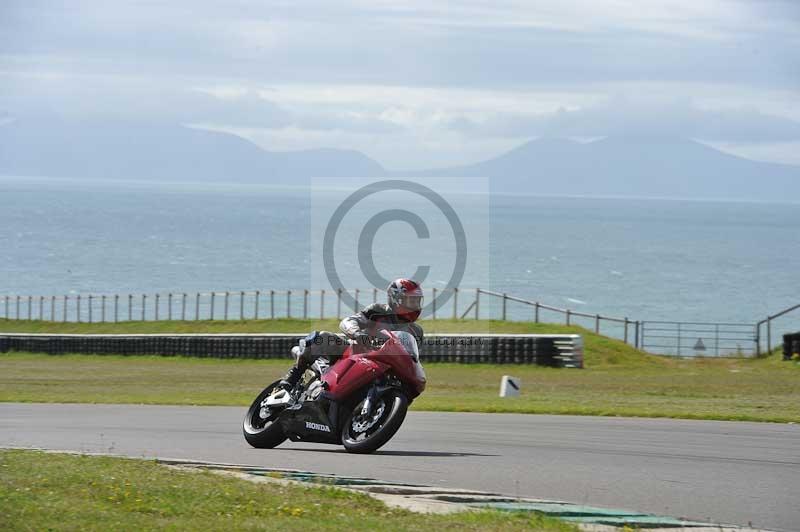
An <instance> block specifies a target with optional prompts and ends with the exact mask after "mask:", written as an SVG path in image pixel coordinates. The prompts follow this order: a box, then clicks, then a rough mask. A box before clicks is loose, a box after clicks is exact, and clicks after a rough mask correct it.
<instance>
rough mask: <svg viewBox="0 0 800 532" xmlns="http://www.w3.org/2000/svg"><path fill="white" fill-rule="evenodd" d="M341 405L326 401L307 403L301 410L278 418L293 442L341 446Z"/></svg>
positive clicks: (291, 411) (287, 411) (286, 413)
mask: <svg viewBox="0 0 800 532" xmlns="http://www.w3.org/2000/svg"><path fill="white" fill-rule="evenodd" d="M338 414H339V405H338V404H336V403H330V402H328V401H325V400H317V401H305V402H304V403H303V404H302V406H300V408H297V409H291V410H285V411H284V412H282V413H281V415H280V416H279V417H278V422H279V423H280V424H281V427H282V428H283V431H284V433H285V434H286V435H287V436H288V437H289V439H290V440H292V441H307V442H314V443H333V444H340V443H341V442H342V439H341V429H340V427H339V425H338V421H339V415H338Z"/></svg>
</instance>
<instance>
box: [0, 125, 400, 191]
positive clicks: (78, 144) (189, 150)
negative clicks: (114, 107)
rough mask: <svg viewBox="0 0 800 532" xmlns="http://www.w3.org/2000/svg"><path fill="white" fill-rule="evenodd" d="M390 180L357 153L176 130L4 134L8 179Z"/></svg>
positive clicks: (32, 128) (96, 128) (50, 129)
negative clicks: (266, 146) (285, 147)
mask: <svg viewBox="0 0 800 532" xmlns="http://www.w3.org/2000/svg"><path fill="white" fill-rule="evenodd" d="M384 173H385V170H384V169H383V167H381V165H380V164H378V163H377V162H375V161H373V160H372V159H370V158H369V157H367V156H366V155H363V154H362V153H359V152H357V151H351V150H332V149H320V150H303V151H288V152H277V151H266V150H262V149H261V148H259V147H258V146H256V145H255V144H253V143H252V142H250V141H248V140H245V139H243V138H241V137H238V136H236V135H232V134H228V133H220V132H214V131H205V130H199V129H192V128H188V127H183V126H177V125H153V124H147V125H143V124H131V123H116V122H115V123H109V122H64V121H60V120H52V121H51V120H48V121H47V122H46V123H41V122H25V121H18V122H12V123H10V124H6V125H3V126H0V174H5V175H23V176H24V175H30V176H50V177H74V178H98V179H145V180H165V181H166V180H169V181H222V182H225V181H228V182H239V183H274V184H289V183H292V184H296V183H297V182H298V179H302V180H306V179H308V178H310V177H329V176H330V177H335V176H343V175H348V176H361V175H364V176H376V175H377V176H380V175H383V174H384Z"/></svg>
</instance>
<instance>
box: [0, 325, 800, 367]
mask: <svg viewBox="0 0 800 532" xmlns="http://www.w3.org/2000/svg"><path fill="white" fill-rule="evenodd" d="M303 336H305V335H304V334H300V333H299V334H269V335H253V334H250V335H228V334H219V335H215V334H207V335H206V334H184V335H149V334H147V335H115V334H108V335H106V334H81V335H79V334H62V335H59V334H9V333H7V334H2V333H0V352H8V351H26V352H34V353H48V354H51V355H59V354H64V353H78V354H98V355H161V356H185V357H202V358H246V359H268V358H270V359H271V358H274V359H291V358H292V355H291V349H292V347H293V346H295V345H297V343H298V341H299V340H300V338H302V337H303ZM798 340H800V335H798ZM420 359H421V360H422V362H448V363H455V364H476V363H480V364H536V365H539V366H549V367H554V368H567V367H568V368H582V367H583V340H582V338H581V337H580V335H576V334H573V335H540V334H515V335H458V334H452V335H447V334H438V335H428V336H426V337H425V339H424V340H423V345H421V346H420Z"/></svg>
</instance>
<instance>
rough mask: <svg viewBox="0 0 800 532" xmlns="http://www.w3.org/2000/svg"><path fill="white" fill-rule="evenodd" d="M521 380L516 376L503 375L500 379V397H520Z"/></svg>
mask: <svg viewBox="0 0 800 532" xmlns="http://www.w3.org/2000/svg"><path fill="white" fill-rule="evenodd" d="M519 388H520V382H519V379H518V378H516V377H510V376H508V375H503V378H502V379H500V397H519Z"/></svg>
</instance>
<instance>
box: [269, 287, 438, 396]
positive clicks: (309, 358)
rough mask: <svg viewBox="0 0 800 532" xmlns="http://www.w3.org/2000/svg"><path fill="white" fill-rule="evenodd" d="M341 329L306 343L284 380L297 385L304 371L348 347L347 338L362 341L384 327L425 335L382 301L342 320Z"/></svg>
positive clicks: (419, 340)
mask: <svg viewBox="0 0 800 532" xmlns="http://www.w3.org/2000/svg"><path fill="white" fill-rule="evenodd" d="M339 329H340V330H341V331H342V333H344V334H335V333H332V332H327V331H320V332H319V333H318V336H317V340H316V341H315V342H314V343H312V344H310V345H308V346H306V348H305V349H304V350H303V352H302V354H301V355H300V356H299V357H298V359H297V361H296V362H295V365H294V366H293V367H292V368H291V369H290V370H289V372H288V373H287V374H286V377H285V378H284V380H283V382H285V383H288V385H290V386H294V385H295V384H297V382H298V381H299V380H300V377H301V376H302V375H303V372H304V371H305V370H306V369H308V368H309V367H310V366H311V364H313V363H314V361H315V360H317V359H318V358H319V357H323V356H324V357H326V358H327V359H328V360H329V361H330V362H331V363H333V362H335V361H336V360H337V359H338V358H339V357H341V356H342V353H344V350H345V349H346V348H347V345H348V339H349V340H355V341H359V340H362V339H363V338H365V337H366V336H371V337H374V336H376V335H377V334H378V333H379V332H380V331H381V330H382V329H388V330H390V331H406V332H409V333H411V334H413V335H414V336H415V337H416V339H417V342H419V343H421V342H422V338H423V332H422V327H420V326H419V325H418V324H416V323H414V322H412V321H407V320H404V319H403V318H402V317H400V316H398V315H397V313H395V311H394V310H392V308H391V307H390V306H389V305H386V304H383V303H374V304H372V305H370V306H368V307H366V308H364V309H363V310H362V311H361V312H359V313H358V314H353V315H352V316H348V317H347V318H345V319H343V320H342V321H341V323H340V324H339Z"/></svg>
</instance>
